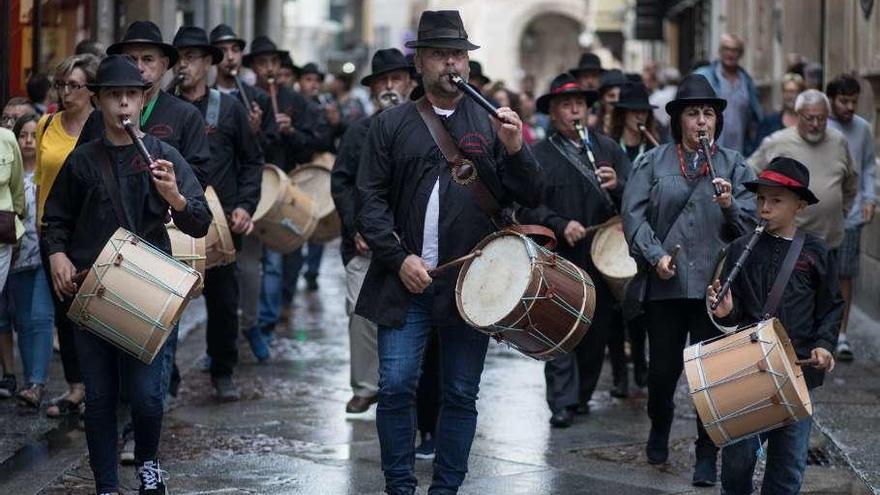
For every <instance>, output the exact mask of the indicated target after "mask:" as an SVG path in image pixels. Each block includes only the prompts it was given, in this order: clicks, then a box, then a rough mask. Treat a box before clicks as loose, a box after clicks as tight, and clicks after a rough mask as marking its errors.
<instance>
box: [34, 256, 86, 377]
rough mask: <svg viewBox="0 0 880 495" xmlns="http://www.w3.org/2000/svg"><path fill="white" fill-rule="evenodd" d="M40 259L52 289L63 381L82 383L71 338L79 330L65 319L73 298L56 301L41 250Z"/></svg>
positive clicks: (47, 264)
mask: <svg viewBox="0 0 880 495" xmlns="http://www.w3.org/2000/svg"><path fill="white" fill-rule="evenodd" d="M40 258H41V259H42V261H43V270H45V272H46V278H48V279H49V285H50V286H51V287H52V289H53V290H52V304H54V305H55V328H56V329H57V330H58V348H59V352H60V354H61V368H62V369H63V370H64V380H65V381H67V383H82V382H83V377H82V371H80V367H79V357H78V356H77V354H76V344H75V342H74V338H73V336H74V335H75V334H76V332H78V331H80V330H79V328H78V327H77V325H76V324H75V323H74V322H72V321H70V318H68V317H67V310H69V309H70V304H71V303H72V302H73V298H69V299H65V300H64V301H59V300H58V297H57V296H55V290H54V286H53V285H52V267H51V265H50V264H49V257H48V256H47V255H46V252H45V251H43V250H42V249H40Z"/></svg>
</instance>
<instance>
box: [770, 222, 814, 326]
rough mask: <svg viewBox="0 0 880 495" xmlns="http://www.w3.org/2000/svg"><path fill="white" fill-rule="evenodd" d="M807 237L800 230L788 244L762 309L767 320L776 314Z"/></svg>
mask: <svg viewBox="0 0 880 495" xmlns="http://www.w3.org/2000/svg"><path fill="white" fill-rule="evenodd" d="M805 237H806V236H805V235H804V233H803V232H802V231H800V230H798V231H797V233H796V234H795V236H794V239H793V240H792V241H791V245H790V246H788V253H786V254H785V259H784V260H783V261H782V267H781V268H780V269H779V273H778V274H776V281H774V282H773V288H772V289H770V295H768V296H767V301H766V302H765V303H764V309H763V310H761V314H762V315H764V316H763V317H764V319H765V320H767V319H770V317H771V316H774V315H775V314H776V309H777V307H778V306H779V302H780V301H782V293H783V292H785V286H786V285H788V280H789V279H790V278H791V274H792V272H794V265H795V264H796V263H797V259H798V256H800V254H801V249H803V247H804V238H805Z"/></svg>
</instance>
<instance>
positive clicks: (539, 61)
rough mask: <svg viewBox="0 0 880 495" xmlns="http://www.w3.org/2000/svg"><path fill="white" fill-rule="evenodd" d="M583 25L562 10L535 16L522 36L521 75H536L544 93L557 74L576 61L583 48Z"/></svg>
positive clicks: (538, 84) (536, 80) (536, 85)
mask: <svg viewBox="0 0 880 495" xmlns="http://www.w3.org/2000/svg"><path fill="white" fill-rule="evenodd" d="M582 30H583V27H582V25H581V23H580V22H578V21H577V20H575V19H573V18H571V17H569V16H566V15H562V14H556V13H551V14H541V15H538V16H536V17H535V18H533V19H532V20H531V21H530V22H529V23H528V24H526V26H525V28H523V30H522V34H521V35H520V39H519V66H520V68H521V70H522V76H525V75H527V74H530V75H532V76H534V77H535V83H536V84H535V87H536V90H537V91H538V92H539V93H541V92H543V91H544V90H545V89H546V88H547V87H548V86H549V84H550V80H551V79H552V78H553V77H555V76H556V75H557V74H559V73H561V72H564V71H566V70H568V69H570V68H572V67H573V66H574V65H576V61H577V60H578V57H579V56H580V53H581V51H582V48H581V47H580V45H579V44H578V36H579V35H580V33H581V31H582Z"/></svg>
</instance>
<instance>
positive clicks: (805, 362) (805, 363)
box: [794, 358, 819, 366]
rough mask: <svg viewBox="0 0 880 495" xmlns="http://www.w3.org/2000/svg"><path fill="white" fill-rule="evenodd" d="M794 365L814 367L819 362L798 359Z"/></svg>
mask: <svg viewBox="0 0 880 495" xmlns="http://www.w3.org/2000/svg"><path fill="white" fill-rule="evenodd" d="M794 364H796V365H798V366H816V365H817V364H819V360H818V359H815V358H809V359H798V360H796V361H795V362H794Z"/></svg>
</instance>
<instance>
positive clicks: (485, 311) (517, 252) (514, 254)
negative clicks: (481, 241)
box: [459, 234, 532, 327]
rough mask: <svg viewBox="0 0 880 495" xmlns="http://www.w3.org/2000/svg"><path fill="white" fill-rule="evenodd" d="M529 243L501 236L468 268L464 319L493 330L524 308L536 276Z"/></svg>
mask: <svg viewBox="0 0 880 495" xmlns="http://www.w3.org/2000/svg"><path fill="white" fill-rule="evenodd" d="M527 242H528V240H527V239H525V238H523V237H521V236H519V235H516V234H503V235H499V236H498V237H495V238H494V239H492V240H490V241H489V242H488V243H487V244H486V245H484V246H483V247H482V251H483V254H482V255H481V256H479V257H477V258H475V259H474V260H473V261H472V262H471V263H470V264H469V265H468V266H467V267H466V268H465V270H466V272H465V273H464V274H463V277H462V281H461V286H460V287H461V290H460V295H459V297H460V308H461V310H462V313H463V314H462V316H463V317H464V318H465V320H467V321H468V322H469V323H470V324H472V325H475V326H478V327H488V326H491V325H493V324H496V323H498V322H499V321H501V320H502V319H503V318H504V317H505V316H507V315H508V314H510V312H511V311H513V309H514V308H515V307H516V305H518V304H520V302H521V301H522V298H523V294H525V292H526V289H527V288H528V285H529V282H530V281H531V275H532V257H531V255H530V254H529V252H528V248H527V246H528V245H527V244H526V243H527Z"/></svg>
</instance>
